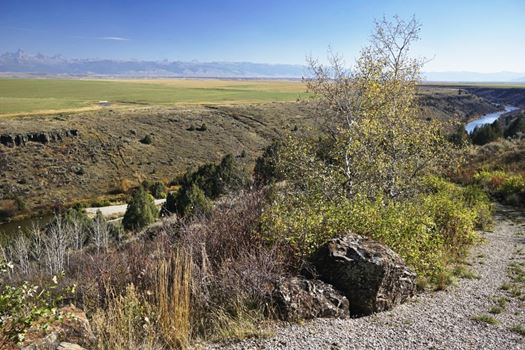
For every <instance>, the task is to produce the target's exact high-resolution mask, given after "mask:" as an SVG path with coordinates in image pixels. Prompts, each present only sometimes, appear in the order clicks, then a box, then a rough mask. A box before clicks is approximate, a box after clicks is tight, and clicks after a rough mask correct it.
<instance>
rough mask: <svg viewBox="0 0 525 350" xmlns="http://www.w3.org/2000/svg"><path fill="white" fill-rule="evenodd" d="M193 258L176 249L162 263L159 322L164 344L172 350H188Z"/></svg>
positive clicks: (157, 291) (157, 294) (158, 300)
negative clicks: (180, 349) (182, 349)
mask: <svg viewBox="0 0 525 350" xmlns="http://www.w3.org/2000/svg"><path fill="white" fill-rule="evenodd" d="M191 279H192V258H191V255H189V254H188V253H186V252H185V251H184V250H181V249H176V250H175V252H174V253H173V254H172V255H171V256H170V257H168V258H167V259H162V260H161V262H160V263H159V267H158V272H157V276H156V281H155V287H156V293H155V298H156V300H155V301H156V306H157V310H158V311H157V312H158V316H157V320H158V321H157V322H158V325H159V328H160V332H161V334H162V336H163V339H164V341H165V343H166V344H167V345H168V346H170V347H171V348H186V347H188V345H189V341H190V331H191V319H190V317H191V309H190V300H191Z"/></svg>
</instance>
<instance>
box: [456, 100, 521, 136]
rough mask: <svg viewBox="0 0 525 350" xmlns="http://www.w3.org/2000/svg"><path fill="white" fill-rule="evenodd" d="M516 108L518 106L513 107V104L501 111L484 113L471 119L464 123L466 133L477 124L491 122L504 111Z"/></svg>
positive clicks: (472, 129)
mask: <svg viewBox="0 0 525 350" xmlns="http://www.w3.org/2000/svg"><path fill="white" fill-rule="evenodd" d="M518 109H519V108H517V107H513V106H505V110H503V111H499V112H494V113H489V114H485V115H483V116H481V117H479V118H478V119H476V120H473V121H471V122H470V123H468V124H467V125H465V130H466V131H467V133H469V134H470V133H471V132H472V131H474V129H475V128H476V127H477V126H481V125H485V124H492V123H494V122H495V121H496V120H498V118H499V117H501V115H502V114H505V113H508V112H512V111H515V110H518Z"/></svg>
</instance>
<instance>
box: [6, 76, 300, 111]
mask: <svg viewBox="0 0 525 350" xmlns="http://www.w3.org/2000/svg"><path fill="white" fill-rule="evenodd" d="M304 91H305V87H304V85H303V84H302V83H301V82H299V81H281V80H278V81H263V80H257V81H254V80H79V79H75V80H73V79H0V116H13V115H23V114H34V113H55V112H75V111H86V110H96V109H99V108H100V107H99V106H98V101H101V100H107V101H109V102H111V103H112V108H127V107H131V106H134V107H137V106H140V105H143V106H151V105H156V106H159V105H162V106H170V105H179V104H203V103H205V104H246V103H263V102H284V101H295V100H297V99H298V98H299V97H301V96H302V95H304Z"/></svg>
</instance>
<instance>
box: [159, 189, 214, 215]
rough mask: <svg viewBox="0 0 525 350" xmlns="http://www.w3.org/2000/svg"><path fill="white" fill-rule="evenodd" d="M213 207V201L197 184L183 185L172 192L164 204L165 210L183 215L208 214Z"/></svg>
mask: <svg viewBox="0 0 525 350" xmlns="http://www.w3.org/2000/svg"><path fill="white" fill-rule="evenodd" d="M211 208H212V203H211V201H210V200H209V199H208V198H207V197H206V194H205V193H204V191H203V190H202V189H201V188H199V186H197V185H196V184H192V185H191V186H190V187H181V188H180V189H179V190H178V191H177V192H170V193H169V194H168V197H167V198H166V203H165V205H164V206H163V210H164V211H166V212H169V213H177V214H179V215H181V216H186V215H195V214H208V213H209V212H210V210H211Z"/></svg>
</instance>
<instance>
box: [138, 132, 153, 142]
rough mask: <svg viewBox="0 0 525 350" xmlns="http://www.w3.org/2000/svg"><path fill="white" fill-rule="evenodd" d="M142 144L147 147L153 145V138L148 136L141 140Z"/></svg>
mask: <svg viewBox="0 0 525 350" xmlns="http://www.w3.org/2000/svg"><path fill="white" fill-rule="evenodd" d="M140 143H142V144H145V145H151V144H152V143H153V137H152V136H151V135H149V134H148V135H146V136H144V137H143V138H142V139H141V140H140Z"/></svg>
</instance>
